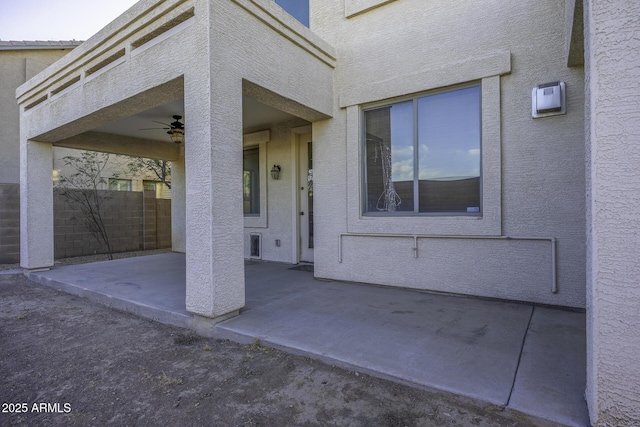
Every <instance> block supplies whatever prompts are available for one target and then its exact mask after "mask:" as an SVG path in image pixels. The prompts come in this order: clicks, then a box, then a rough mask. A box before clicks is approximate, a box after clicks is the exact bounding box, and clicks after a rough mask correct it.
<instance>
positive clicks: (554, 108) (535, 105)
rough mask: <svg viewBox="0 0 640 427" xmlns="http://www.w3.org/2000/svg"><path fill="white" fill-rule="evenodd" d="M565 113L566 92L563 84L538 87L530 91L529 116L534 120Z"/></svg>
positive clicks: (556, 83)
mask: <svg viewBox="0 0 640 427" xmlns="http://www.w3.org/2000/svg"><path fill="white" fill-rule="evenodd" d="M566 113H567V91H566V86H565V84H564V82H553V83H545V84H541V85H538V86H536V87H534V88H533V90H532V91H531V115H532V117H533V118H534V119H538V118H541V117H549V116H556V115H558V114H566Z"/></svg>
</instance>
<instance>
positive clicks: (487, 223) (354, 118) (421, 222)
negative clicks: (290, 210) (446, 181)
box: [340, 52, 510, 236]
mask: <svg viewBox="0 0 640 427" xmlns="http://www.w3.org/2000/svg"><path fill="white" fill-rule="evenodd" d="M509 58H510V57H509V54H508V52H507V53H504V54H499V55H495V56H491V57H489V59H488V61H487V60H486V59H485V58H482V59H479V60H477V61H476V60H472V61H469V63H468V64H467V63H465V64H464V66H461V65H460V64H458V63H456V64H455V65H452V66H451V67H449V66H445V67H444V68H443V70H440V69H438V72H437V73H434V72H426V71H425V72H424V73H419V74H418V77H420V78H418V77H416V76H415V75H414V74H412V75H410V76H400V77H402V78H400V77H399V78H398V79H397V81H394V85H393V87H390V85H389V83H388V82H385V83H384V84H383V83H378V82H373V83H367V84H365V85H364V86H363V87H359V88H349V89H348V90H345V91H343V92H341V94H340V105H341V106H342V108H344V109H345V110H344V111H345V117H346V129H345V130H346V137H347V147H346V155H347V157H346V165H353V166H354V167H347V169H346V177H347V185H346V197H347V199H346V203H347V224H346V230H347V232H349V233H363V234H380V235H398V234H401V235H430V236H499V235H501V234H502V155H501V136H502V130H501V88H500V86H501V84H500V83H501V75H502V74H505V73H508V72H509V71H510V60H509ZM485 61H486V62H487V63H486V64H485ZM483 64H485V65H484V66H483ZM477 81H481V82H482V85H481V87H482V98H481V99H482V143H483V151H482V176H483V178H482V185H483V190H482V210H483V216H482V217H477V216H414V215H411V216H400V215H384V216H375V215H363V214H362V212H363V207H362V200H363V197H362V185H363V179H362V174H363V172H364V171H363V170H362V156H363V155H364V154H363V153H362V152H361V151H362V136H361V132H362V126H361V120H362V113H361V109H362V108H368V107H370V106H372V105H375V104H376V103H384V101H385V100H386V102H388V101H389V100H395V99H400V97H404V96H411V95H413V94H416V93H426V92H427V91H431V90H439V89H441V88H452V87H455V86H456V85H463V84H466V83H469V82H477ZM392 89H393V90H392ZM356 165H357V167H355V166H356Z"/></svg>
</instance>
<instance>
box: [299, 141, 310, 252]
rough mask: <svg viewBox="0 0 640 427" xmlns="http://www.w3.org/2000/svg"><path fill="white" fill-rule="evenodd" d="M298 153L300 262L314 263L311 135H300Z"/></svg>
mask: <svg viewBox="0 0 640 427" xmlns="http://www.w3.org/2000/svg"><path fill="white" fill-rule="evenodd" d="M298 153H299V157H298V174H299V177H298V182H299V184H300V185H299V192H298V193H299V194H298V197H299V199H298V200H299V201H300V205H299V206H300V230H299V235H300V261H302V262H313V157H312V153H313V150H312V145H311V134H310V133H306V134H302V135H300V139H299V149H298Z"/></svg>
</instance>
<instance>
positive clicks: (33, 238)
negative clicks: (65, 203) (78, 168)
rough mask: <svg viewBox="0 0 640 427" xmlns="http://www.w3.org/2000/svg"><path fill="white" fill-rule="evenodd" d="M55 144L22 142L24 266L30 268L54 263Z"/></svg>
mask: <svg viewBox="0 0 640 427" xmlns="http://www.w3.org/2000/svg"><path fill="white" fill-rule="evenodd" d="M52 170H53V147H52V145H51V144H49V143H44V142H35V141H27V140H26V139H24V140H22V141H21V144H20V265H21V266H22V267H23V268H25V269H27V270H37V269H43V268H50V267H51V266H53V179H52Z"/></svg>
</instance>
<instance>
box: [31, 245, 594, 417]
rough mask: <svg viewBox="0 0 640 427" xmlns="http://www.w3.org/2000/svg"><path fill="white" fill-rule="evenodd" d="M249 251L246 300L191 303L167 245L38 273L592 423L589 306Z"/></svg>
mask: <svg viewBox="0 0 640 427" xmlns="http://www.w3.org/2000/svg"><path fill="white" fill-rule="evenodd" d="M292 267H294V266H291V265H288V264H280V263H269V262H255V261H248V262H247V263H246V267H245V278H246V306H245V308H244V309H243V310H242V312H241V314H240V316H237V317H235V318H232V319H229V320H227V321H224V322H221V323H218V324H217V325H215V326H214V325H212V324H209V323H207V322H206V321H203V320H202V318H194V316H193V315H191V314H189V313H188V312H187V311H186V310H185V279H184V278H185V258H184V255H183V254H177V253H165V254H160V255H152V256H146V257H137V258H128V259H122V260H115V261H110V262H102V263H92V264H80V265H73V266H66V267H60V268H56V269H54V270H51V271H45V272H38V273H32V274H31V276H30V279H31V280H33V281H36V282H38V283H41V284H45V285H49V286H52V287H54V288H57V289H60V290H63V291H65V292H69V293H72V294H75V295H80V296H84V297H87V298H89V299H91V300H94V301H97V302H99V303H102V304H106V305H108V306H111V307H115V308H118V309H122V310H127V311H130V312H133V313H135V314H138V315H141V316H145V317H148V318H151V319H154V320H157V321H159V322H163V323H169V324H173V325H177V326H182V327H186V328H191V329H196V330H197V331H198V332H199V333H203V334H206V335H209V336H214V337H220V338H229V339H232V340H235V341H240V342H244V343H246V342H251V341H253V340H254V339H255V338H258V339H259V340H260V342H261V343H263V344H266V345H270V346H273V347H278V348H281V349H283V350H285V351H289V352H294V353H298V354H303V355H307V356H310V357H314V358H319V359H322V360H324V361H326V362H328V363H331V364H335V365H339V366H343V367H347V368H350V369H353V370H357V371H360V372H366V373H369V374H372V375H375V376H378V377H383V378H388V379H392V380H394V381H399V382H403V383H408V384H412V385H417V386H419V387H429V388H435V389H440V390H445V391H449V392H452V393H455V394H460V395H464V396H468V397H472V398H476V399H479V400H481V401H485V402H490V403H493V404H496V405H500V406H507V407H509V408H512V409H515V410H519V411H522V412H525V413H528V414H531V415H536V416H539V417H542V418H546V419H549V420H552V421H556V422H560V423H563V424H568V425H578V426H584V425H588V424H589V422H588V415H587V408H586V404H585V402H584V398H583V393H584V388H585V375H586V373H585V372H586V368H585V363H586V360H585V358H586V349H585V315H584V313H577V312H573V311H565V310H559V309H552V308H546V307H539V306H534V305H531V304H518V303H508V302H501V301H489V300H483V299H478V298H468V297H460V296H450V295H439V294H432V293H426V292H417V291H410V290H403V289H392V288H383V287H378V286H371V285H361V284H355V283H344V282H331V281H321V280H316V279H314V278H313V274H311V273H310V272H308V271H304V270H299V269H295V268H292Z"/></svg>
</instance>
